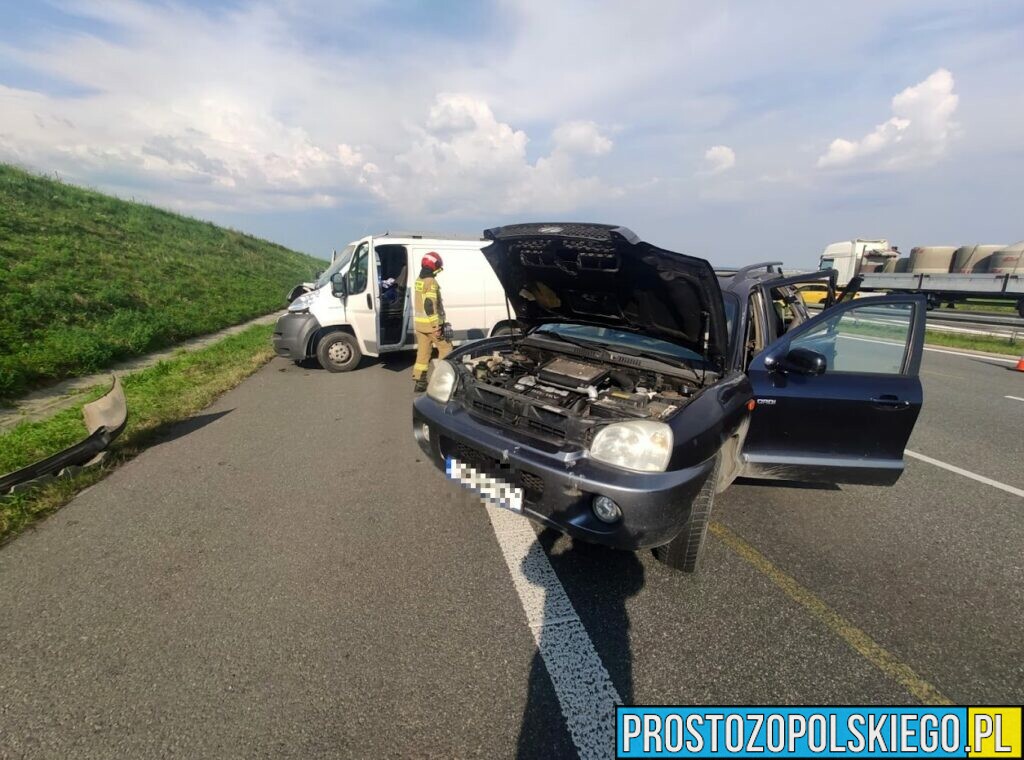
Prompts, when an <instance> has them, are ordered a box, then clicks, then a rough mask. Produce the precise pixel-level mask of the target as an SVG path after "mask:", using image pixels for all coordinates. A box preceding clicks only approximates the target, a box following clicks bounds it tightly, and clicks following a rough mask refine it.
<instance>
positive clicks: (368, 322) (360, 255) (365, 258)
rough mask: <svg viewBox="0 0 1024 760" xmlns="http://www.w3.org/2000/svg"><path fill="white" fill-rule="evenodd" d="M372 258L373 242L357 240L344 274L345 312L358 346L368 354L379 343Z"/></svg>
mask: <svg viewBox="0 0 1024 760" xmlns="http://www.w3.org/2000/svg"><path fill="white" fill-rule="evenodd" d="M375 259H376V255H375V252H374V250H373V241H372V240H368V241H366V242H364V243H360V244H359V247H358V248H357V249H356V252H355V253H354V254H353V255H352V263H351V264H350V265H349V268H348V273H347V274H346V276H345V289H346V295H345V315H346V318H347V320H348V323H349V326H350V327H351V328H352V331H353V332H354V333H355V336H356V340H358V341H359V349H360V350H361V351H362V352H363V354H365V355H368V356H377V354H378V351H379V346H380V341H379V337H378V330H379V325H378V324H377V306H376V294H377V267H376V263H375Z"/></svg>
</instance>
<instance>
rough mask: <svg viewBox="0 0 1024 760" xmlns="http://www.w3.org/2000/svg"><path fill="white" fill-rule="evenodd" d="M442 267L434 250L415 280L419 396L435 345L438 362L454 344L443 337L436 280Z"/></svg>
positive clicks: (415, 376)
mask: <svg viewBox="0 0 1024 760" xmlns="http://www.w3.org/2000/svg"><path fill="white" fill-rule="evenodd" d="M443 264H444V262H442V261H441V257H440V256H439V255H438V254H437V253H435V252H434V251H431V252H430V253H428V254H427V255H425V256H424V257H423V259H422V261H420V275H419V277H417V278H416V297H415V300H414V303H415V309H416V311H415V329H416V363H415V364H414V365H412V377H413V380H415V381H416V386H415V392H416V393H422V392H423V391H425V390H426V389H427V368H428V367H429V366H430V354H431V353H432V351H433V348H434V346H437V357H438V358H439V359H443V358H444V357H446V356H448V354H449V353H451V350H452V344H451V343H449V342H448V341H447V340H446V339H445V335H444V324H445V322H444V306H443V305H442V304H441V289H440V287H438V284H437V279H435V278H436V277H437V273H438V272H440V271H441V268H442V266H443Z"/></svg>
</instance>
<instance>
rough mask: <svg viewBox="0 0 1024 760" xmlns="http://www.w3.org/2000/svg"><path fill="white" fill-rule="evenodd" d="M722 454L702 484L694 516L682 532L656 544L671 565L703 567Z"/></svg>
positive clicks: (658, 554) (658, 553)
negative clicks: (702, 562)
mask: <svg viewBox="0 0 1024 760" xmlns="http://www.w3.org/2000/svg"><path fill="white" fill-rule="evenodd" d="M721 461H722V455H721V454H716V455H715V463H714V465H713V466H712V468H711V473H710V474H709V475H708V478H707V480H705V481H704V485H703V486H702V487H701V489H700V492H699V493H698V494H697V496H696V498H694V500H693V506H691V507H690V516H689V517H688V518H686V524H685V525H683V529H682V530H681V531H679V534H678V535H677V536H676V537H675V538H673V539H672V540H671V541H669V542H668V543H667V544H664V545H662V546H656V547H654V550H653V551H654V556H655V557H656V558H657V559H658V561H659V562H663V563H664V564H666V565H668V566H669V567H671V568H674V569H676V570H682V571H683V572H684V573H694V572H696V571H697V570H698V568H699V567H700V561H701V557H702V556H703V554H704V544H705V543H706V539H707V533H708V524H709V523H710V522H711V508H712V507H713V506H714V504H715V488H716V487H717V486H718V470H719V467H720V465H721Z"/></svg>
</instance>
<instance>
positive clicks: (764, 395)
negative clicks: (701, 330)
mask: <svg viewBox="0 0 1024 760" xmlns="http://www.w3.org/2000/svg"><path fill="white" fill-rule="evenodd" d="M924 323H925V300H924V297H923V296H909V295H902V296H885V297H879V298H866V299H863V300H858V301H851V302H847V303H840V304H837V305H836V306H833V307H832V308H830V309H827V310H826V311H824V312H823V313H822V314H820V315H819V316H817V317H815V318H813V319H811V320H808V321H807V322H805V323H803V324H802V325H799V326H798V327H795V328H794V329H793V330H791V331H790V332H788V333H786V334H785V335H783V336H782V337H781V338H779V339H778V340H776V341H775V342H773V343H771V344H770V345H769V346H768V347H766V348H765V349H764V351H762V352H761V353H760V354H758V355H757V356H756V357H754V359H753V361H752V362H751V363H750V367H749V369H748V375H749V377H750V382H751V385H752V386H753V389H754V398H755V399H756V402H757V405H756V407H755V409H754V411H753V412H752V413H751V416H750V428H749V430H748V432H747V437H746V440H745V442H744V445H743V451H742V461H743V470H742V472H741V475H742V476H743V477H748V478H763V479H772V480H795V481H804V482H817V483H868V484H874V485H892V484H893V483H895V482H896V481H897V480H898V479H899V476H900V475H901V474H902V472H903V450H904V448H905V447H906V445H907V440H908V439H909V438H910V434H911V433H912V432H913V430H914V423H915V422H916V421H917V415H918V413H919V412H920V410H921V401H922V390H921V381H920V379H919V378H918V372H919V370H920V366H921V355H922V353H923V350H924Z"/></svg>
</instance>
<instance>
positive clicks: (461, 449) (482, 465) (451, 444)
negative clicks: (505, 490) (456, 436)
mask: <svg viewBox="0 0 1024 760" xmlns="http://www.w3.org/2000/svg"><path fill="white" fill-rule="evenodd" d="M443 441H444V443H445V445H444V447H443V449H444V453H445V455H446V456H450V457H455V458H456V459H458V460H459V461H460V462H464V463H465V464H468V465H469V466H470V467H474V468H476V469H477V470H481V471H483V472H486V473H488V474H489V475H494V476H496V477H506V478H507V477H508V466H507V465H505V466H504V467H503V466H502V464H501V462H499V461H498V460H497V459H495V458H494V457H490V456H487V454H485V453H483V452H482V451H477V450H476V449H474V448H473V447H471V446H467V445H466V444H464V443H462V442H461V441H449V440H448V439H447V438H445V439H443Z"/></svg>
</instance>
